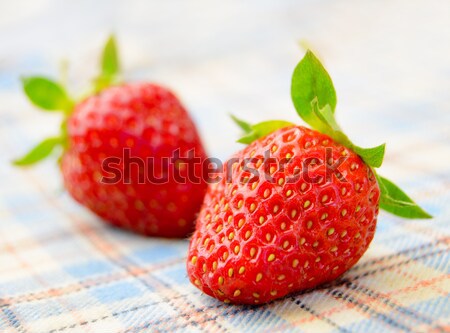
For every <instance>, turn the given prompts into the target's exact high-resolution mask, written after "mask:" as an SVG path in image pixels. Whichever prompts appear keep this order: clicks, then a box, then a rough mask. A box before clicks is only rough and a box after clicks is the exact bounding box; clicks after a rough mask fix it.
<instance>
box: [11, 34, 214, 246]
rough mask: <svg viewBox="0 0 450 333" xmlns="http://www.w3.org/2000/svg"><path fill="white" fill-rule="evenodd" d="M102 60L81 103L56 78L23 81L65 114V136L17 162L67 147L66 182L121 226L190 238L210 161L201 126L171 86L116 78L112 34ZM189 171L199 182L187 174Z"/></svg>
mask: <svg viewBox="0 0 450 333" xmlns="http://www.w3.org/2000/svg"><path fill="white" fill-rule="evenodd" d="M102 65H103V66H102V69H103V70H102V75H101V76H100V77H99V78H97V80H96V81H95V89H94V91H95V92H96V93H94V94H93V95H91V96H89V97H87V98H85V99H84V100H83V101H81V102H80V103H77V104H75V103H74V102H72V100H71V99H70V98H69V97H68V95H67V93H66V92H65V90H64V88H62V87H61V86H60V85H59V84H57V83H55V82H52V81H50V80H48V79H44V78H36V77H35V78H29V79H25V80H24V89H25V92H26V93H27V95H28V97H29V98H30V99H31V101H32V102H33V103H34V104H36V105H37V106H39V107H41V108H44V109H47V110H63V111H65V115H66V116H65V120H64V123H63V126H62V131H61V134H60V136H58V137H55V138H50V139H47V140H45V141H43V142H42V143H41V144H40V145H38V146H37V147H36V148H35V149H33V150H32V151H31V152H30V153H29V154H28V155H26V156H25V157H24V158H22V159H20V160H17V161H16V164H18V165H28V164H32V163H34V162H37V161H39V160H41V159H42V158H44V157H46V156H47V155H48V154H50V153H51V151H52V150H53V148H55V147H56V146H58V145H60V146H63V148H64V151H63V154H62V157H61V171H62V174H63V178H64V183H65V186H66V188H67V190H68V191H69V193H70V194H71V195H72V196H73V197H74V198H75V199H76V200H77V201H78V202H80V203H81V204H83V205H85V206H86V207H88V208H89V209H91V210H92V211H93V212H95V213H96V214H97V215H99V216H100V217H102V218H104V219H105V220H106V221H107V222H109V223H112V224H114V225H117V226H120V227H124V228H127V229H131V230H134V231H136V232H139V233H142V234H147V235H156V236H164V237H184V236H186V235H187V234H188V233H189V232H191V231H192V229H193V222H194V219H195V216H196V214H197V213H198V210H199V209H200V205H201V203H202V201H203V197H204V194H205V190H206V183H205V182H204V181H203V180H201V179H200V177H199V176H200V175H201V163H199V162H198V161H196V160H195V159H196V158H197V159H198V160H199V161H202V160H204V159H205V158H206V156H205V152H204V150H203V147H202V144H201V142H200V139H199V136H198V134H197V130H196V128H195V125H194V124H193V122H192V120H191V119H190V117H189V115H188V113H187V112H186V110H185V109H184V107H183V106H182V105H181V103H180V101H179V100H178V99H177V98H176V97H175V96H174V95H173V94H172V93H171V92H170V91H169V90H167V89H166V88H163V87H161V86H158V85H155V84H150V83H134V84H118V83H117V80H116V74H117V71H118V61H117V54H116V51H115V45H114V40H113V39H111V40H110V41H109V42H108V43H107V45H106V47H105V51H104V55H103V61H102ZM113 83H115V84H116V85H112V84H113ZM189 172H190V173H191V174H195V175H196V176H197V178H198V179H197V178H196V180H195V181H191V180H192V179H193V178H192V177H191V178H189V179H187V178H188V177H189V176H190V175H189V174H188V173H189ZM177 177H178V178H179V179H177ZM181 179H185V180H186V181H180V180H181Z"/></svg>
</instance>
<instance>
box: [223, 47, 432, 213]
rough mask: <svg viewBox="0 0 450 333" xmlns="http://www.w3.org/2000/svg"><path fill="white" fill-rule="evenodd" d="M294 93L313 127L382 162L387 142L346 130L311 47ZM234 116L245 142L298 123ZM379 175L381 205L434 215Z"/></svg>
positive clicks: (329, 82)
mask: <svg viewBox="0 0 450 333" xmlns="http://www.w3.org/2000/svg"><path fill="white" fill-rule="evenodd" d="M291 97H292V101H293V103H294V107H295V109H296V111H297V113H298V115H299V116H300V117H301V118H302V119H303V121H305V122H306V123H307V124H309V125H310V126H311V128H313V129H315V130H317V131H319V132H321V133H324V134H326V135H328V136H330V137H331V138H332V139H333V140H335V141H336V142H339V143H340V144H342V145H344V146H345V147H347V148H349V149H351V150H352V151H354V152H355V153H356V154H358V155H359V156H360V157H361V159H362V160H363V161H364V162H365V163H366V164H367V165H368V166H370V167H371V168H379V167H380V166H381V164H382V163H383V158H384V152H385V144H384V143H383V144H381V145H379V146H376V147H373V148H363V147H359V146H357V145H355V144H354V143H353V142H352V141H351V140H350V139H349V138H348V136H347V135H346V134H345V133H344V132H343V130H342V129H341V127H340V126H339V125H338V123H337V121H336V119H335V116H334V111H335V109H336V104H337V98H336V91H335V89H334V85H333V82H332V80H331V78H330V75H329V74H328V73H327V71H326V70H325V68H324V67H323V65H322V64H321V63H320V61H319V59H317V57H316V56H315V55H314V54H313V53H312V52H311V51H309V50H308V51H307V52H306V54H305V56H304V57H303V59H302V60H301V61H300V62H299V63H298V65H297V66H296V67H295V69H294V73H293V75H292V82H291ZM232 119H233V120H234V121H235V122H236V123H237V125H238V126H239V127H241V129H242V130H243V131H244V132H245V135H244V136H243V137H241V138H240V139H239V140H238V142H241V143H245V144H249V143H251V142H253V141H255V140H257V139H259V138H261V137H264V136H266V135H268V134H270V133H272V132H274V131H276V130H277V129H280V128H283V127H288V126H292V125H294V124H292V123H289V122H285V121H281V120H274V121H265V122H261V123H258V124H256V125H251V124H249V123H247V122H245V121H243V120H241V119H238V118H236V117H234V116H232ZM374 171H375V170H374ZM375 174H376V173H375ZM376 177H377V181H378V184H379V186H380V191H381V196H380V208H382V209H384V210H385V211H387V212H390V213H392V214H394V215H397V216H400V217H405V218H431V215H429V214H428V213H427V212H425V211H424V210H423V209H422V208H420V207H419V206H418V205H417V204H416V203H415V202H414V201H413V200H412V199H411V198H410V197H408V196H407V195H406V194H405V193H404V192H403V191H402V190H401V189H400V188H399V187H398V186H396V185H395V184H394V183H392V182H391V181H389V180H387V179H386V178H383V177H381V176H379V175H377V174H376Z"/></svg>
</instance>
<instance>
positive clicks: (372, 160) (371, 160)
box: [351, 143, 386, 168]
mask: <svg viewBox="0 0 450 333" xmlns="http://www.w3.org/2000/svg"><path fill="white" fill-rule="evenodd" d="M351 149H352V150H353V151H354V152H355V153H357V154H358V155H359V156H361V158H362V159H363V160H364V162H366V164H368V165H370V166H371V167H374V168H379V167H380V166H381V164H382V163H383V159H384V152H385V149H386V144H385V143H383V144H381V145H379V146H376V147H373V148H362V147H359V146H355V145H354V144H352V146H351Z"/></svg>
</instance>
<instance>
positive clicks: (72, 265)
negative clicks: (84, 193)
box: [0, 0, 450, 333]
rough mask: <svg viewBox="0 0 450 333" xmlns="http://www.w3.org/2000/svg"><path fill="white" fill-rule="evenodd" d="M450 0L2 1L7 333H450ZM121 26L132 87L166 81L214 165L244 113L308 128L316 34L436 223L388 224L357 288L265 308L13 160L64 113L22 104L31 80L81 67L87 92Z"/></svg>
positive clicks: (1, 324) (359, 115)
mask: <svg viewBox="0 0 450 333" xmlns="http://www.w3.org/2000/svg"><path fill="white" fill-rule="evenodd" d="M449 17H450V3H449V2H448V1H410V0H405V1H400V0H392V1H391V0H378V1H375V2H373V1H370V2H364V1H356V0H354V1H352V0H346V1H314V2H313V1H227V2H218V1H215V2H214V1H213V2H211V1H206V0H205V1H193V2H185V1H165V2H156V1H153V2H151V1H150V2H149V1H126V2H119V1H117V2H116V1H109V2H96V3H95V4H94V3H93V2H91V1H87V0H86V1H76V2H64V1H56V0H54V1H52V0H39V1H33V2H31V1H30V2H23V1H14V2H10V1H9V2H6V1H3V2H0V142H1V144H0V332H55V333H56V332H64V333H69V332H70V333H71V332H94V333H97V332H127V333H128V332H130V333H131V332H147V331H152V332H166V331H167V332H176V331H192V332H239V331H242V332H275V331H287V332H397V331H398V332H449V331H450V320H449V318H450V302H449V291H450V275H449V274H450V265H449V259H450V258H449V255H450V251H449V245H450V227H449V222H450V98H449V97H450V88H449V87H450V43H449V41H450V27H449V24H448V18H449ZM111 30H113V31H116V33H117V35H118V39H119V43H120V45H121V50H122V59H123V61H124V69H125V71H126V73H128V77H129V78H130V79H133V80H139V79H151V80H156V81H159V82H163V83H165V84H166V85H169V86H170V87H172V88H173V89H174V90H175V91H177V93H178V94H179V95H180V97H181V98H182V100H183V101H184V103H185V104H186V105H187V106H188V108H189V109H190V110H191V113H192V115H193V117H194V118H195V120H196V122H197V123H198V125H199V128H200V131H201V133H202V136H203V138H204V141H205V143H206V146H207V148H208V150H209V153H210V155H214V156H217V157H221V158H226V157H227V156H229V155H230V154H231V153H232V152H233V151H234V150H236V149H238V148H239V146H238V145H237V144H235V143H233V142H234V140H235V138H236V137H237V135H238V131H237V130H236V129H235V128H234V127H233V124H232V123H231V122H230V121H229V120H228V115H227V114H228V113H229V112H233V113H235V114H239V115H241V116H242V117H243V118H245V119H248V120H253V121H261V120H264V119H271V118H284V119H288V120H292V121H296V116H295V113H294V110H293V107H292V106H291V102H290V100H289V84H290V75H291V72H292V69H293V68H294V66H295V64H296V62H297V61H298V60H299V59H300V58H301V56H302V51H301V50H300V49H299V47H298V45H297V42H298V40H300V39H305V38H306V39H307V41H308V42H309V43H310V44H311V46H312V47H313V48H314V49H315V50H316V52H317V53H319V55H320V56H321V57H322V59H323V60H324V62H325V64H326V66H327V68H329V70H330V72H331V75H332V77H333V78H334V81H335V85H336V88H337V91H338V98H339V102H338V109H337V112H338V118H339V120H340V122H341V123H342V126H343V127H344V128H345V129H346V130H347V131H348V133H349V135H350V136H351V138H353V139H354V141H355V142H357V143H360V144H361V145H364V144H366V145H372V146H373V145H375V144H379V143H381V142H384V141H386V142H387V144H388V148H387V155H386V159H385V166H384V167H383V168H382V171H381V173H382V174H384V175H386V176H387V177H389V178H391V179H393V180H395V181H396V182H397V183H399V185H401V186H402V187H403V188H405V190H407V192H409V193H410V194H411V196H412V197H414V198H415V199H416V200H417V201H418V202H419V203H420V204H421V205H423V206H424V207H425V208H426V209H427V210H428V211H430V212H431V213H432V214H433V215H434V216H435V218H434V219H432V220H426V221H407V220H402V219H398V218H395V217H393V216H391V215H388V214H385V213H381V214H380V216H379V223H378V228H377V233H376V236H375V238H374V240H373V242H372V244H371V246H370V248H369V250H368V252H367V253H366V254H365V256H364V257H363V258H362V259H361V260H360V262H359V263H358V264H357V265H356V266H355V267H354V268H352V269H351V270H350V271H349V272H347V273H346V274H345V275H344V276H343V277H342V278H340V279H339V280H337V281H335V282H333V283H332V284H329V285H324V286H321V287H319V288H317V289H315V290H309V291H305V292H301V293H299V294H295V295H292V296H291V297H287V298H285V299H282V300H279V301H276V302H273V303H270V304H267V305H262V306H259V307H248V306H233V305H227V304H223V303H221V302H218V301H216V300H215V299H212V298H210V297H207V296H205V295H203V294H201V293H200V292H199V290H197V289H196V288H194V287H193V286H192V285H190V283H189V281H188V279H187V276H186V270H185V259H186V250H187V245H188V242H187V241H186V240H178V241H176V240H175V241H173V240H172V241H168V240H163V239H155V238H144V237H141V236H137V235H135V234H131V233H128V232H125V231H121V230H118V229H114V228H110V227H108V226H107V225H105V224H103V223H102V222H101V221H100V220H99V219H97V218H96V217H95V216H93V215H92V214H90V213H89V212H87V211H86V210H85V209H84V208H83V207H81V206H79V205H77V204H76V203H75V202H74V201H73V200H72V199H71V198H70V197H69V196H68V195H67V193H65V192H64V190H63V188H62V185H61V180H60V177H59V173H58V170H57V167H56V166H55V164H54V162H52V161H47V162H44V163H43V164H41V165H39V166H38V167H36V168H34V169H27V170H18V169H14V168H12V167H11V166H10V164H9V161H10V160H11V159H12V158H14V157H16V156H18V155H20V154H22V153H23V152H25V151H26V150H27V149H28V148H29V147H30V146H31V145H32V144H33V143H35V142H37V141H38V140H39V139H40V138H42V137H44V136H45V135H48V134H52V133H56V130H57V126H58V125H57V124H58V121H59V118H58V116H57V115H53V114H48V113H47V114H38V112H37V111H36V110H35V109H33V108H32V107H31V106H30V105H29V104H28V103H27V101H26V100H25V99H24V98H23V96H22V94H21V91H20V87H19V81H18V77H19V75H21V74H31V73H33V74H36V73H51V74H54V75H56V74H57V60H58V59H60V58H63V57H66V58H67V59H68V60H70V62H71V67H70V82H71V85H72V87H73V88H74V89H75V90H76V89H78V88H79V87H80V86H82V85H83V83H84V80H86V78H88V77H91V76H92V75H93V74H94V68H95V66H96V62H95V60H94V59H95V55H96V54H97V53H98V51H99V48H98V47H99V46H100V45H101V44H102V43H103V40H104V39H105V38H106V36H107V34H108V33H109V32H110V31H111Z"/></svg>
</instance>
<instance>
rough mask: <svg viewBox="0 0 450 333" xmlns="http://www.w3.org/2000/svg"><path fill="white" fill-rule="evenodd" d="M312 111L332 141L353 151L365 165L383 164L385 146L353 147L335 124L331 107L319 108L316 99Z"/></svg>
mask: <svg viewBox="0 0 450 333" xmlns="http://www.w3.org/2000/svg"><path fill="white" fill-rule="evenodd" d="M311 105H312V106H313V111H314V113H315V114H316V116H317V118H318V119H319V120H320V121H321V122H322V127H323V130H322V132H323V133H325V134H327V135H329V136H331V137H332V138H333V140H335V141H337V142H339V143H341V144H343V145H344V146H346V147H347V148H349V149H351V150H353V151H354V152H355V153H356V154H358V155H359V156H360V157H361V158H362V159H363V160H364V162H365V163H366V164H368V165H370V166H371V167H374V168H379V167H380V166H381V164H382V163H383V158H384V152H385V148H386V144H384V143H383V144H382V145H379V146H376V147H373V148H362V147H359V146H357V145H355V144H354V143H353V142H352V141H351V140H350V139H349V138H348V136H347V135H345V133H344V132H343V131H342V129H341V127H340V126H339V125H338V123H337V122H336V119H335V117H334V114H333V112H332V111H331V107H330V106H329V105H328V104H327V105H325V106H324V107H323V108H321V109H320V108H319V106H318V103H317V98H315V99H313V101H312V102H311Z"/></svg>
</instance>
